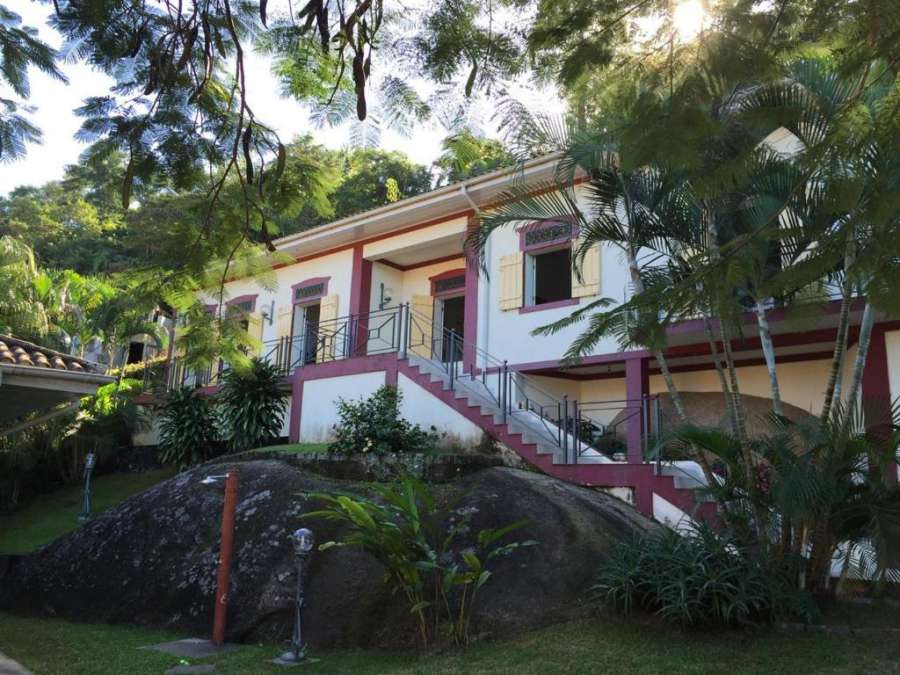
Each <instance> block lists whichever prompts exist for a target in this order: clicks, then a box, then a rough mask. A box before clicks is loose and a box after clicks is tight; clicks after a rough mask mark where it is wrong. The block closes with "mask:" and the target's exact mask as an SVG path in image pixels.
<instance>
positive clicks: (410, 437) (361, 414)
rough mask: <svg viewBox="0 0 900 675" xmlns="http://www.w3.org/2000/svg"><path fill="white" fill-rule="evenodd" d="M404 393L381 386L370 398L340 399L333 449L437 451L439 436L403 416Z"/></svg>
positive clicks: (349, 452)
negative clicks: (402, 401)
mask: <svg viewBox="0 0 900 675" xmlns="http://www.w3.org/2000/svg"><path fill="white" fill-rule="evenodd" d="M401 397H402V394H401V393H400V391H399V390H398V389H397V387H391V386H387V385H385V386H383V387H380V388H379V389H378V390H377V391H376V392H375V393H374V394H372V395H371V396H370V397H369V398H366V399H360V400H357V401H347V400H345V399H342V398H341V399H338V401H337V408H338V417H339V418H340V421H339V422H338V424H337V425H335V428H334V432H335V434H334V435H335V438H334V442H333V443H331V445H329V446H328V450H329V451H330V452H338V453H342V454H346V455H352V454H354V453H360V452H364V453H373V454H385V453H390V452H425V451H430V450H434V449H435V447H436V446H437V444H438V441H439V438H440V437H439V436H438V434H437V433H435V432H434V431H425V430H424V429H422V427H420V426H419V425H418V424H412V423H411V422H409V421H407V420H405V419H403V418H402V417H400V401H401Z"/></svg>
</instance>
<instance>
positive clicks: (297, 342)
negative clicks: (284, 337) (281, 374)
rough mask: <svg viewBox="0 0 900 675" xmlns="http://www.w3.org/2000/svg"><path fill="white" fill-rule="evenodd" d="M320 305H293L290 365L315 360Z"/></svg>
mask: <svg viewBox="0 0 900 675" xmlns="http://www.w3.org/2000/svg"><path fill="white" fill-rule="evenodd" d="M320 314H321V305H320V304H319V303H318V302H317V303H315V304H309V305H294V316H293V322H292V324H291V366H292V367H295V366H297V365H306V364H309V363H315V362H316V352H317V351H318V343H319V316H320Z"/></svg>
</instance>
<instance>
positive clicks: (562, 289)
mask: <svg viewBox="0 0 900 675" xmlns="http://www.w3.org/2000/svg"><path fill="white" fill-rule="evenodd" d="M525 291H526V295H525V304H526V305H546V304H548V303H551V302H560V301H562V300H570V299H571V298H572V248H571V246H564V247H562V248H558V249H554V250H552V251H540V252H538V251H535V252H533V253H527V254H526V256H525Z"/></svg>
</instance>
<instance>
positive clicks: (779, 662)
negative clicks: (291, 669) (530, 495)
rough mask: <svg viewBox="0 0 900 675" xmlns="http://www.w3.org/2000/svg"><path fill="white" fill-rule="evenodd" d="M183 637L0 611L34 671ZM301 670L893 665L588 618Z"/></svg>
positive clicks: (749, 670)
mask: <svg viewBox="0 0 900 675" xmlns="http://www.w3.org/2000/svg"><path fill="white" fill-rule="evenodd" d="M182 637H186V636H185V635H179V634H175V633H172V632H167V631H155V630H146V629H140V628H134V627H129V626H106V625H95V624H76V623H70V622H67V621H62V620H59V619H34V618H22V617H16V616H11V615H7V614H0V650H2V651H3V652H5V653H6V654H8V655H9V656H10V657H12V658H14V659H17V660H18V661H20V662H21V663H22V664H23V665H24V666H25V667H26V668H29V669H31V670H33V671H34V672H36V673H41V674H42V675H55V674H57V673H58V674H66V675H79V674H82V673H83V674H85V675H87V674H88V673H90V674H91V675H105V674H107V673H109V674H113V673H115V674H116V675H118V674H119V673H124V672H127V673H129V674H132V675H142V674H144V673H146V674H148V675H149V674H151V673H152V674H154V675H157V674H158V673H161V672H163V671H165V670H166V669H167V668H171V667H172V666H175V665H177V664H178V663H179V660H178V658H176V657H172V656H167V655H165V654H159V653H156V652H147V651H143V650H140V651H139V650H138V649H137V648H138V647H140V646H143V645H148V644H153V643H156V642H164V641H167V640H173V639H178V638H182ZM280 651H281V649H280V648H279V647H277V646H273V645H248V646H245V647H244V648H243V649H241V650H240V651H238V652H234V653H231V654H225V655H222V656H218V657H213V658H210V659H204V660H203V661H193V662H192V663H211V664H214V665H215V667H216V672H217V673H283V672H284V670H283V669H281V668H279V667H277V666H274V665H272V664H270V663H268V660H269V659H272V658H274V657H275V656H277V655H278V653H279V652H280ZM311 655H313V656H315V657H316V658H319V659H321V661H320V662H319V663H316V664H314V665H310V666H308V667H307V669H308V670H310V671H313V672H317V673H323V674H324V673H354V675H374V674H376V673H397V674H398V675H414V674H420V673H421V674H422V675H424V674H426V673H429V674H431V673H439V674H447V675H450V674H457V673H458V674H461V675H462V674H469V673H472V674H475V673H510V674H515V675H529V674H532V673H533V674H535V675H538V674H540V675H554V674H556V673H559V674H560V675H562V674H564V673H565V674H567V675H569V674H581V673H584V674H585V675H586V674H588V673H602V672H613V673H662V672H667V673H725V672H727V673H729V675H744V674H751V675H752V674H759V675H779V674H781V673H784V674H785V675H798V674H799V673H898V672H900V645H898V644H897V642H896V640H892V639H883V638H881V639H879V638H869V637H865V636H852V635H846V636H845V635H822V634H812V633H810V634H791V633H775V632H767V631H766V632H764V631H760V632H752V631H742V632H728V633H717V634H711V635H710V634H700V633H681V632H678V631H673V630H671V629H666V628H663V627H660V626H648V625H640V624H637V623H633V622H628V621H615V622H614V621H610V620H601V619H591V620H584V621H577V622H573V623H567V624H559V625H556V626H551V627H549V628H545V629H543V630H539V631H535V632H532V633H527V634H525V635H522V636H520V637H517V638H514V639H511V640H504V641H500V642H482V643H479V644H477V645H475V646H473V647H471V648H469V649H468V650H466V651H450V652H445V653H441V654H428V655H418V654H412V653H403V652H401V653H396V652H395V653H388V652H378V651H362V650H339V651H321V650H312V652H311Z"/></svg>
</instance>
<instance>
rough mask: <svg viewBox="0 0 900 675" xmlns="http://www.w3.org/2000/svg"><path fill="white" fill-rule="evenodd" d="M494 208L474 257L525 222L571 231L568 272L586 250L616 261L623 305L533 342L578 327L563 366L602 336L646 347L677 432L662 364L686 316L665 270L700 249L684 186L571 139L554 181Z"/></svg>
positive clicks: (594, 309)
mask: <svg viewBox="0 0 900 675" xmlns="http://www.w3.org/2000/svg"><path fill="white" fill-rule="evenodd" d="M579 174H580V175H584V176H586V178H587V181H586V183H585V187H584V192H585V197H586V199H587V200H588V202H589V204H590V206H589V208H588V209H583V208H582V207H581V206H580V205H579V204H578V200H577V198H576V195H575V188H574V187H573V185H572V178H573V177H574V176H575V175H579ZM499 201H500V206H498V207H497V208H496V209H494V210H492V211H490V212H488V213H486V214H484V215H483V216H482V217H481V220H480V227H479V228H477V229H476V230H474V231H473V234H472V235H471V236H470V243H471V245H472V246H473V248H474V250H476V251H483V250H484V246H485V244H486V242H487V240H488V238H489V236H490V234H491V233H492V232H493V231H494V230H496V229H498V228H501V227H505V226H508V225H510V224H514V223H528V222H559V221H563V222H571V223H573V224H575V225H576V226H577V228H578V231H579V238H578V241H579V243H578V245H577V247H576V248H575V249H574V251H573V266H574V267H575V269H576V271H577V270H579V269H580V268H581V265H582V263H583V261H584V257H585V255H586V253H587V251H588V250H589V249H590V248H591V247H592V246H594V245H597V244H600V245H606V246H613V247H615V248H617V249H618V250H619V251H621V253H622V255H623V256H624V258H625V262H626V265H627V268H628V273H629V279H630V284H631V300H629V301H626V302H624V303H621V304H616V303H615V301H614V300H612V299H610V298H600V299H598V300H594V301H593V302H589V303H587V304H586V305H584V306H583V307H582V308H580V309H579V310H577V311H575V312H573V313H572V314H571V315H570V316H568V317H566V318H564V319H561V320H559V321H557V322H555V323H553V324H550V325H548V326H544V327H542V328H539V329H537V331H536V334H550V333H555V332H558V331H560V330H562V329H564V328H566V327H568V326H572V325H577V324H582V323H583V322H584V321H585V319H587V326H586V327H585V329H584V330H583V331H582V333H581V334H580V335H579V336H578V337H577V338H576V339H575V340H574V341H573V343H572V344H571V346H570V347H569V349H568V351H567V352H566V355H565V359H566V360H567V361H570V362H573V361H577V360H578V359H579V358H580V357H582V356H583V355H585V354H587V353H589V352H590V350H591V349H592V348H593V347H595V346H596V345H597V343H598V342H599V341H600V340H601V339H602V338H604V337H606V336H608V335H614V336H616V337H617V338H618V339H619V341H620V343H621V345H622V346H623V347H624V348H627V347H632V346H638V345H639V346H646V347H648V348H649V349H650V350H651V351H652V353H653V355H654V358H655V359H656V363H657V365H658V366H659V369H660V372H661V374H662V377H663V380H664V381H665V383H666V389H667V391H668V393H669V396H670V398H671V400H672V405H673V407H674V408H675V411H676V413H677V415H678V417H679V419H680V420H681V422H682V423H683V424H686V423H688V421H689V420H688V415H687V411H686V409H685V407H684V404H683V402H682V399H681V396H680V394H679V391H678V388H677V386H676V385H675V381H674V378H673V377H672V373H671V369H670V368H669V364H668V359H667V357H666V355H665V347H666V327H667V326H668V325H669V324H670V323H671V322H672V321H674V320H677V319H679V318H680V317H681V316H682V315H683V314H684V313H685V312H687V311H689V308H688V307H687V306H686V304H685V303H687V302H690V300H691V299H690V298H689V296H688V295H687V294H684V293H682V294H681V296H680V297H679V296H677V295H673V294H672V293H670V292H669V291H670V290H671V289H672V288H673V284H672V283H671V281H672V278H671V267H670V261H671V259H672V256H673V254H674V253H676V252H678V251H679V250H680V249H682V248H688V249H690V248H692V247H695V246H697V245H699V241H698V240H697V238H696V236H695V232H696V230H695V223H696V222H697V221H698V220H699V217H698V215H697V213H696V209H695V203H694V201H693V200H692V199H691V195H690V189H689V185H688V184H687V182H686V181H685V180H684V179H683V178H682V177H681V176H679V175H678V174H676V173H674V172H669V171H666V170H665V169H663V168H662V167H656V166H650V167H646V168H641V169H637V170H634V171H623V170H622V169H621V168H620V163H619V158H618V156H617V155H616V153H615V152H613V150H612V144H611V143H610V142H609V140H608V139H607V137H606V136H605V134H602V133H601V134H589V133H585V132H578V133H573V134H572V135H571V140H570V142H569V143H567V144H566V145H565V147H564V149H563V151H562V156H561V158H560V160H559V164H558V170H557V180H556V181H555V182H553V183H552V184H549V185H546V186H540V187H539V189H538V190H534V188H533V187H532V188H513V189H512V190H511V191H509V192H508V193H507V194H505V195H503V196H502V197H501V199H500V200H499ZM695 459H696V461H697V462H698V463H699V464H700V466H701V467H702V468H703V471H704V473H705V474H706V477H707V480H708V482H709V484H710V485H714V484H716V481H715V479H714V477H713V474H712V471H711V469H710V467H709V464H708V463H707V461H706V458H705V456H703V454H702V453H695Z"/></svg>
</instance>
